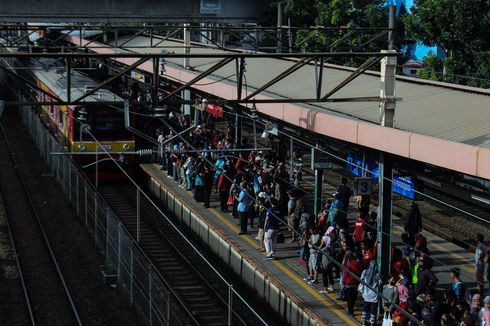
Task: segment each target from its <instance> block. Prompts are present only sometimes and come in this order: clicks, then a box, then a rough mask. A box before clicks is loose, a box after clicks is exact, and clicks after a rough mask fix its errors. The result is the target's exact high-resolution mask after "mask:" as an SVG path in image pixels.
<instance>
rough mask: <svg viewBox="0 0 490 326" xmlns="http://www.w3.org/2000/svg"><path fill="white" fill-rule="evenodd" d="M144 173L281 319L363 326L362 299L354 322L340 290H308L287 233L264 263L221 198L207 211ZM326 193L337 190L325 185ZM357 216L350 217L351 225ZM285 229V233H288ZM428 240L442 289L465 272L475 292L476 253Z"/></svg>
mask: <svg viewBox="0 0 490 326" xmlns="http://www.w3.org/2000/svg"><path fill="white" fill-rule="evenodd" d="M141 168H142V170H143V172H144V173H145V179H144V184H145V185H146V186H147V187H148V189H150V190H151V192H152V194H153V195H154V196H156V197H157V198H159V199H160V203H161V204H162V205H163V206H164V208H166V209H167V210H169V211H170V212H172V213H173V214H174V215H175V216H176V217H177V218H179V219H180V221H181V222H183V223H185V224H186V225H188V226H189V227H190V228H191V229H192V230H194V232H195V233H196V234H197V235H198V236H199V237H200V238H201V239H202V240H203V242H204V243H207V244H208V245H209V247H210V248H211V250H213V251H214V252H215V253H216V254H217V255H218V256H219V257H220V258H221V259H222V260H223V262H224V263H225V264H227V265H228V266H230V269H232V270H233V271H234V272H235V273H236V274H237V275H238V276H239V277H240V278H241V279H242V280H243V282H244V283H245V284H247V285H249V286H250V287H252V288H254V289H255V290H256V292H257V295H258V296H259V297H261V298H263V299H265V301H267V302H269V304H270V305H271V307H272V309H275V310H276V312H278V313H279V314H280V315H281V316H283V317H285V318H286V320H287V321H288V322H289V323H290V324H293V325H359V324H360V311H361V306H360V305H361V303H362V300H361V299H359V298H358V304H359V305H357V306H356V309H355V315H354V317H352V316H350V315H349V314H348V313H347V304H346V303H345V302H343V301H339V300H336V296H337V294H338V290H339V289H338V284H336V286H337V287H335V286H334V289H335V290H336V291H334V292H333V293H328V294H320V293H319V291H320V290H321V289H322V281H321V276H320V277H319V282H318V284H315V285H310V284H308V283H306V282H305V281H304V280H303V278H304V277H306V267H305V265H304V264H300V263H299V262H298V259H299V248H298V246H297V244H290V243H287V242H288V240H289V239H288V234H289V232H287V231H285V232H284V235H285V236H286V241H285V243H283V244H278V250H277V255H276V260H272V261H271V260H264V254H263V253H261V252H259V251H258V241H257V240H255V237H256V236H257V232H258V228H257V227H256V226H255V228H253V229H250V228H249V230H248V234H247V235H238V232H239V227H238V226H237V222H238V220H237V219H235V218H233V216H231V215H230V214H228V213H222V212H221V211H220V210H219V200H218V195H217V194H214V191H213V193H212V195H211V207H210V208H204V206H203V204H202V203H198V202H196V201H195V200H194V198H193V196H192V193H191V192H190V191H185V189H183V188H181V187H179V186H178V185H177V184H176V183H175V182H174V181H173V179H172V178H170V177H169V176H167V174H166V173H165V172H163V171H161V170H160V166H159V165H158V164H142V165H141ZM301 186H302V188H303V189H305V191H307V193H312V187H313V182H312V180H309V177H308V176H305V178H304V179H303V182H302V184H301ZM323 189H324V191H325V192H327V193H330V194H331V193H333V192H334V191H335V187H334V186H332V185H328V184H324V185H323ZM354 219H355V213H349V220H350V221H351V222H352V221H353V220H354ZM403 224H404V220H403V219H400V218H397V217H396V216H394V217H393V232H392V235H393V244H394V245H395V246H398V247H401V239H400V236H401V234H402V233H403ZM285 229H286V227H284V230H285ZM423 234H424V236H425V237H426V238H427V240H428V247H429V251H430V255H431V257H432V258H433V259H434V268H433V271H434V272H436V275H437V277H438V278H439V283H438V288H439V289H440V290H442V289H444V288H446V287H447V286H449V284H450V283H451V280H450V276H449V271H450V269H451V268H452V267H456V266H457V267H459V268H460V269H461V272H462V273H461V279H462V280H463V281H464V282H465V283H466V284H467V286H468V287H469V288H472V287H474V285H475V284H474V275H475V270H474V267H473V264H472V259H473V255H472V253H470V252H468V251H466V250H464V249H462V248H460V247H458V246H456V245H454V244H452V243H448V242H447V241H446V240H444V239H442V238H440V237H437V236H435V235H433V234H431V233H429V232H427V231H424V232H423Z"/></svg>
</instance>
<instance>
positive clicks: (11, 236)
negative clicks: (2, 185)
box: [0, 125, 36, 326]
mask: <svg viewBox="0 0 490 326" xmlns="http://www.w3.org/2000/svg"><path fill="white" fill-rule="evenodd" d="M0 127H1V128H2V130H3V126H2V125H0ZM7 144H8V143H7ZM9 147H10V146H9ZM0 204H2V206H4V201H3V197H2V195H1V194H0ZM4 216H5V224H6V225H7V231H8V233H9V239H10V245H11V246H12V250H13V252H14V256H15V264H16V265H17V271H18V272H19V278H20V283H21V285H22V292H23V293H24V299H25V301H26V305H27V310H28V312H29V319H30V320H31V324H32V325H33V326H35V325H36V319H35V318H34V313H33V308H32V303H31V299H30V297H29V291H28V290H27V285H26V281H25V279H24V272H23V269H22V264H21V262H20V259H19V254H18V253H17V243H16V242H15V238H14V232H13V230H12V226H11V223H10V218H9V216H8V213H7V211H5V212H4Z"/></svg>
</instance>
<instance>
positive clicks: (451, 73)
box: [278, 0, 490, 87]
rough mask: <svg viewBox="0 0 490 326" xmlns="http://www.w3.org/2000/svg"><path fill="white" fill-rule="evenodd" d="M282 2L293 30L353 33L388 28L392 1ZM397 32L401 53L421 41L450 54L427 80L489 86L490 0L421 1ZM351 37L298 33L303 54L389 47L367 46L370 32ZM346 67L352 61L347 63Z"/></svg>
mask: <svg viewBox="0 0 490 326" xmlns="http://www.w3.org/2000/svg"><path fill="white" fill-rule="evenodd" d="M278 1H281V2H282V4H283V8H284V14H285V15H286V17H287V18H290V19H291V24H292V25H293V26H312V25H316V26H326V27H350V28H352V27H387V25H388V9H387V7H386V6H385V2H386V0H278ZM396 28H397V33H396V38H395V40H396V47H397V48H400V46H401V44H405V43H411V42H415V40H420V41H422V42H423V43H424V44H426V45H431V46H432V45H439V46H441V47H442V48H443V49H445V51H446V55H447V59H446V60H445V61H443V62H442V61H440V60H439V61H438V60H436V59H435V58H432V57H428V58H427V59H426V60H425V63H426V64H427V66H426V69H424V70H422V72H421V73H420V76H421V77H423V78H429V79H433V80H444V81H447V82H458V83H463V84H467V85H473V86H486V87H488V84H489V81H488V80H487V79H488V78H489V76H490V1H489V0H415V3H414V7H413V8H411V14H409V15H402V16H401V17H399V19H398V20H397V26H396ZM346 33H347V32H346V31H341V32H336V33H334V32H331V31H330V32H329V31H324V30H317V31H311V30H303V31H300V32H298V34H297V35H296V38H295V40H296V45H297V46H299V47H300V48H301V49H302V50H303V51H319V50H322V51H325V50H327V51H330V50H331V51H379V50H381V49H385V48H386V44H387V37H386V36H384V37H380V38H379V39H373V40H370V42H367V41H366V34H367V33H358V34H356V35H355V36H353V37H352V36H349V37H345V35H346ZM361 34H362V35H361ZM373 35H374V34H373ZM344 37H345V38H344ZM341 63H343V64H350V63H352V62H348V61H346V60H344V61H343V62H341ZM357 63H358V62H356V64H357ZM353 64H354V63H353Z"/></svg>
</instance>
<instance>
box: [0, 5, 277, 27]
mask: <svg viewBox="0 0 490 326" xmlns="http://www.w3.org/2000/svg"><path fill="white" fill-rule="evenodd" d="M270 3H271V0H248V1H242V0H180V1H176V0H142V1H137V0H70V2H69V5H67V4H68V2H67V0H23V1H9V0H0V6H1V8H2V10H1V12H0V22H31V23H32V22H50V23H58V22H59V23H69V22H73V23H77V22H79V23H82V22H92V23H95V22H100V23H115V22H162V23H163V22H169V21H179V22H205V21H214V22H217V21H221V22H230V23H232V22H254V21H257V19H258V18H260V16H261V15H262V14H263V13H264V12H265V11H266V10H267V9H268V8H269V4H270Z"/></svg>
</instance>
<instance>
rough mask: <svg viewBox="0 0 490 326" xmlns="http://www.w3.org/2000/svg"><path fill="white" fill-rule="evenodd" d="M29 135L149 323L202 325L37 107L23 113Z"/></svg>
mask: <svg viewBox="0 0 490 326" xmlns="http://www.w3.org/2000/svg"><path fill="white" fill-rule="evenodd" d="M21 116H22V121H23V124H24V126H25V128H26V131H27V132H28V133H29V134H30V136H31V137H32V139H33V140H34V142H35V144H36V145H37V148H38V149H39V151H40V153H41V156H42V157H43V158H44V159H45V160H46V162H47V163H48V165H49V166H50V168H51V171H52V174H53V177H54V178H56V180H57V181H58V183H59V185H60V187H61V189H62V191H63V192H64V194H65V196H66V198H67V199H68V200H69V201H70V202H71V203H73V205H74V207H75V209H76V213H77V215H78V216H79V218H80V219H81V222H82V223H83V225H84V226H85V228H86V229H87V231H88V232H89V233H90V234H91V235H92V237H93V239H94V242H95V244H96V246H97V248H98V249H99V251H100V252H101V253H102V255H103V256H104V257H105V262H106V267H107V270H106V271H105V272H106V274H107V275H108V276H110V274H111V273H114V275H117V287H118V288H119V289H121V291H122V292H123V294H124V295H125V296H126V297H127V299H128V300H129V302H130V304H131V306H132V307H134V308H135V309H136V310H137V311H138V312H139V313H140V314H141V316H142V318H143V319H144V320H145V323H146V324H148V325H192V324H197V321H196V320H195V318H194V317H193V316H192V314H191V313H190V312H189V311H188V310H187V309H186V307H185V305H183V304H182V302H181V301H180V300H179V298H178V297H177V296H176V295H175V294H174V292H173V291H172V289H170V287H168V286H167V285H166V282H165V280H164V279H163V277H162V276H161V274H160V273H159V272H158V271H157V270H156V268H155V267H154V265H153V264H152V263H151V262H150V260H149V258H148V257H147V256H146V255H145V253H144V252H143V251H142V249H141V248H140V247H139V246H138V244H137V243H136V241H135V239H133V237H132V236H131V234H130V233H129V231H128V230H127V229H126V228H125V227H124V226H123V225H122V223H121V222H120V220H119V219H118V217H117V216H116V215H115V214H114V212H113V211H112V210H111V209H110V208H109V207H108V206H107V204H106V203H105V201H104V199H103V198H102V197H101V196H100V195H99V194H98V193H97V191H96V190H95V189H94V187H93V186H92V185H91V184H90V182H89V181H87V179H86V177H85V176H84V175H83V174H82V173H81V172H80V171H79V170H78V169H77V167H76V166H75V165H74V163H73V161H72V159H71V157H70V156H68V155H50V153H54V152H62V151H64V150H65V149H63V148H61V147H60V145H59V144H58V142H57V141H56V139H55V138H54V136H53V135H52V134H51V133H50V132H49V131H48V130H47V129H46V128H45V127H44V125H43V124H42V122H41V121H40V119H39V118H38V116H37V114H36V113H35V112H34V110H32V109H31V107H24V108H22V109H21Z"/></svg>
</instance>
